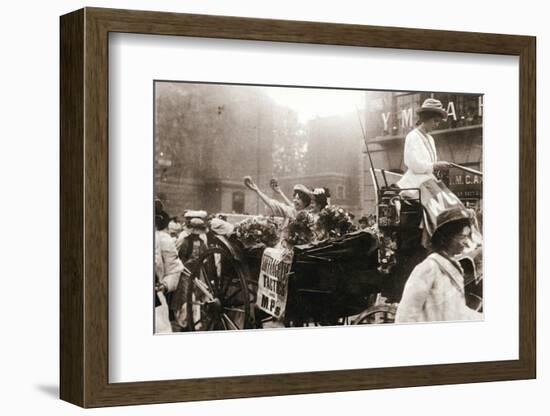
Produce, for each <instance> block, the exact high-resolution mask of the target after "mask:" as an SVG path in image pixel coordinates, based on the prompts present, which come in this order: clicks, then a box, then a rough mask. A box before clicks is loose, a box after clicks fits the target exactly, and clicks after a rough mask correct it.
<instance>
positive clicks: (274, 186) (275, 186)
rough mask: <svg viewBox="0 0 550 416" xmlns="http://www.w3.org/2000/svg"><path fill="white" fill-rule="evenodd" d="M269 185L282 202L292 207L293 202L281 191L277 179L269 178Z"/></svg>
mask: <svg viewBox="0 0 550 416" xmlns="http://www.w3.org/2000/svg"><path fill="white" fill-rule="evenodd" d="M269 185H270V186H271V189H273V191H274V192H276V193H277V194H279V196H280V197H281V198H282V199H283V201H284V203H285V204H287V205H288V206H289V207H292V206H293V205H294V204H293V203H292V201H290V199H288V198H287V197H286V195H285V194H284V192H283V191H282V189H281V187H280V186H279V182H277V179H271V181H270V182H269Z"/></svg>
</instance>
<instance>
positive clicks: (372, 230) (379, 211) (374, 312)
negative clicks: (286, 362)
mask: <svg viewBox="0 0 550 416" xmlns="http://www.w3.org/2000/svg"><path fill="white" fill-rule="evenodd" d="M153 88H154V158H155V159H154V191H153V198H152V199H153V200H152V201H151V202H152V203H153V204H154V226H155V229H154V235H155V237H154V253H152V255H154V276H153V278H154V280H153V287H154V308H155V310H154V317H155V318H154V332H155V334H168V333H181V332H193V331H220V330H221V331H224V330H256V329H277V328H292V327H294V328H299V327H301V328H314V327H320V326H344V325H365V324H400V323H430V322H458V321H481V320H483V261H482V258H483V249H482V248H483V238H482V234H483V173H482V172H483V94H481V93H472V92H468V93H458V92H438V91H390V90H364V89H339V88H327V87H323V88H319V87H310V86H280V85H245V84H226V83H199V82H190V81H172V80H157V81H154V83H153ZM144 307H146V306H144Z"/></svg>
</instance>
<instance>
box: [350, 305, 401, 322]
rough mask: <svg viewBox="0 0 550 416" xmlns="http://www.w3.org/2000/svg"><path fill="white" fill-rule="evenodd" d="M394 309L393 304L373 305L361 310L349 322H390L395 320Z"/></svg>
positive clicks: (395, 309) (395, 308)
mask: <svg viewBox="0 0 550 416" xmlns="http://www.w3.org/2000/svg"><path fill="white" fill-rule="evenodd" d="M396 311H397V307H396V306H395V305H373V306H371V307H370V308H368V309H365V310H364V311H363V312H361V313H360V314H359V316H357V318H355V319H354V320H353V321H352V323H351V324H352V325H364V324H390V323H393V322H395V313H396Z"/></svg>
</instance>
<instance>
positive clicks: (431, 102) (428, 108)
mask: <svg viewBox="0 0 550 416" xmlns="http://www.w3.org/2000/svg"><path fill="white" fill-rule="evenodd" d="M416 113H417V114H422V113H434V114H437V115H439V116H441V118H443V119H446V118H447V112H446V111H445V110H444V109H443V105H442V104H441V101H439V100H436V99H435V98H428V99H426V100H424V102H423V103H422V107H420V108H419V109H418V110H416Z"/></svg>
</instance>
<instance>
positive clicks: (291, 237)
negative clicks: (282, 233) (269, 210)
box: [285, 211, 315, 246]
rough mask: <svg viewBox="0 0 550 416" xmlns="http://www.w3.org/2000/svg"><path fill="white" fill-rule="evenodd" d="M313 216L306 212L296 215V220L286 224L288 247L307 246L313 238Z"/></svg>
mask: <svg viewBox="0 0 550 416" xmlns="http://www.w3.org/2000/svg"><path fill="white" fill-rule="evenodd" d="M314 225H315V221H314V218H313V216H312V215H311V214H310V213H309V212H306V211H301V212H299V213H298V215H297V216H296V218H295V219H294V220H292V221H290V222H289V223H288V227H287V235H286V239H285V240H286V242H287V243H288V245H290V246H298V245H301V244H308V243H310V242H312V241H313V240H314V238H315V234H314V232H313V228H314Z"/></svg>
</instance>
